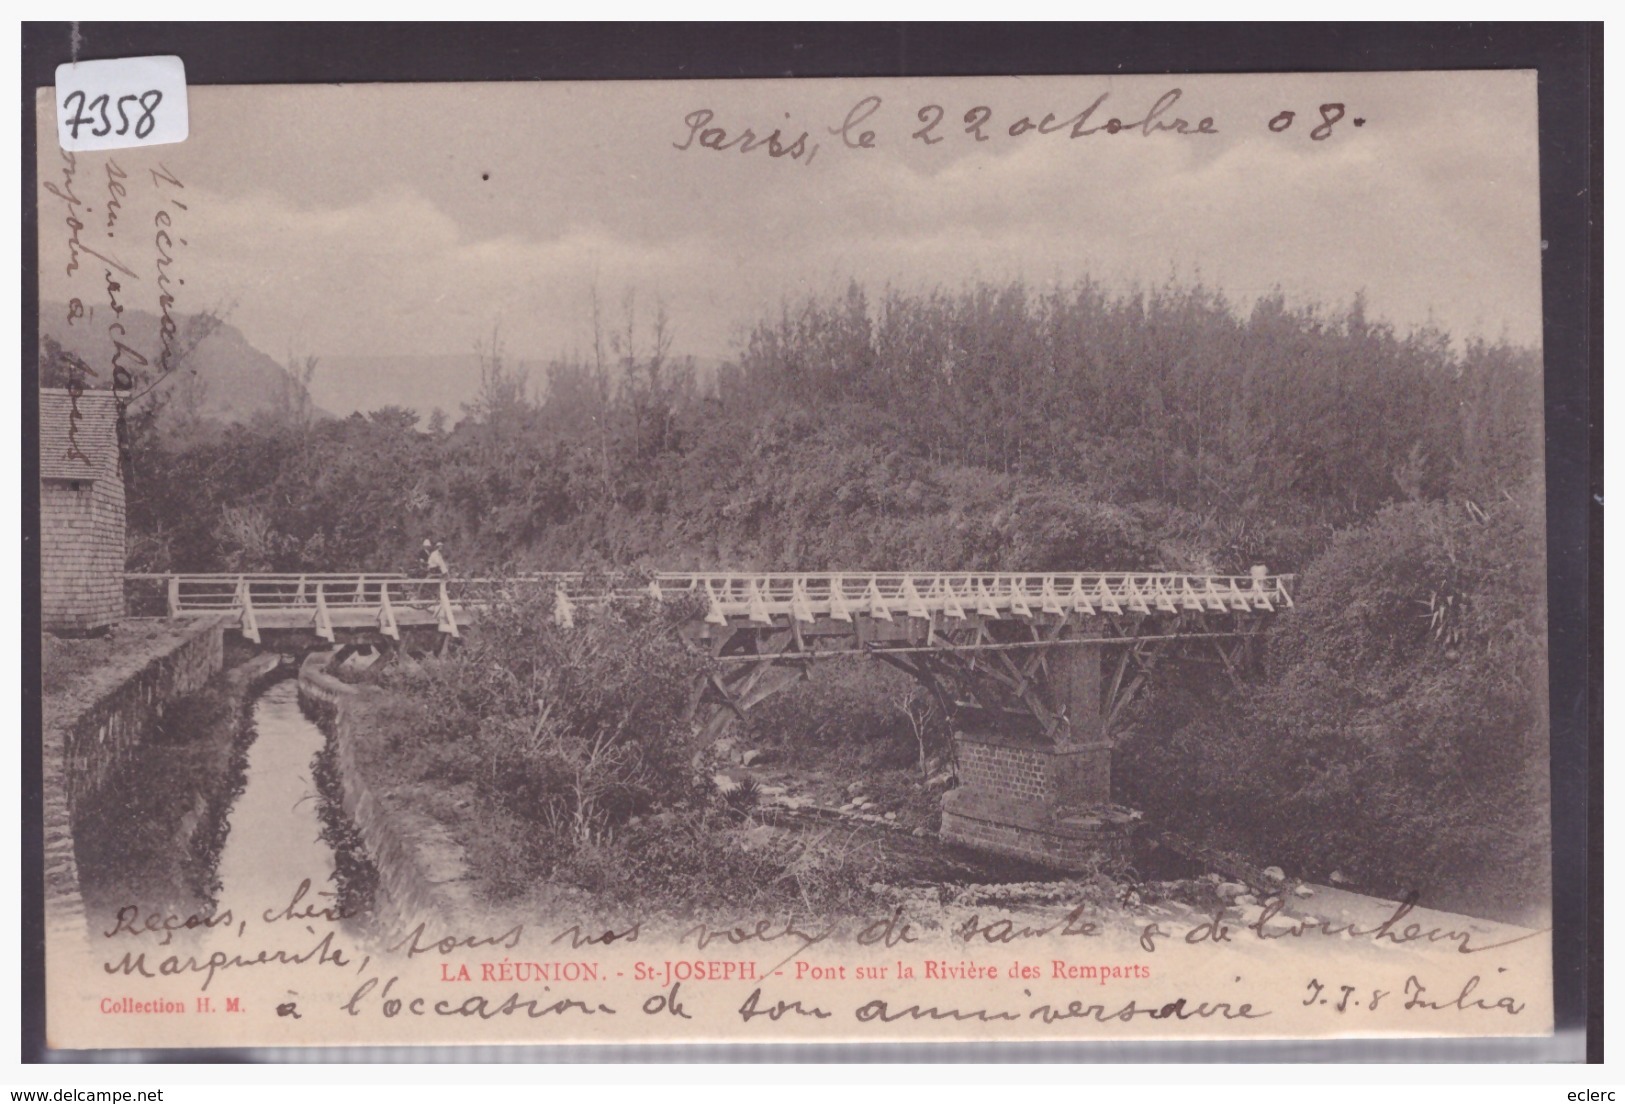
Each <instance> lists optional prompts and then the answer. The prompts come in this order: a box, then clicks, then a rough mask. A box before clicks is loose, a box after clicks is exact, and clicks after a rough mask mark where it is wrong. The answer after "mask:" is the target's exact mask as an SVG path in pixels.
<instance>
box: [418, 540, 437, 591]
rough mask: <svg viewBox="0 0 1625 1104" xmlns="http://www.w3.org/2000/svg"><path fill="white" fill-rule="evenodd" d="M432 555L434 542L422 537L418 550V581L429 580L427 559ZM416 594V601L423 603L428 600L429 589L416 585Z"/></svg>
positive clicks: (420, 584)
mask: <svg viewBox="0 0 1625 1104" xmlns="http://www.w3.org/2000/svg"><path fill="white" fill-rule="evenodd" d="M433 555H434V541H432V540H430V539H429V538H428V537H424V538H423V547H422V548H420V549H418V571H417V575H418V578H420V579H428V578H429V576H430V574H431V572H430V571H429V558H430V557H431V556H433ZM417 592H418V596H417V600H418V601H419V602H424V601H427V600H428V599H429V588H428V587H425V586H424V585H423V584H422V583H419V584H418V586H417Z"/></svg>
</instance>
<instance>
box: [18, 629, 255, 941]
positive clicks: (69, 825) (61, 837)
mask: <svg viewBox="0 0 1625 1104" xmlns="http://www.w3.org/2000/svg"><path fill="white" fill-rule="evenodd" d="M221 636H222V633H221V629H220V626H219V625H218V624H213V623H208V622H204V623H200V624H198V625H197V626H196V627H195V628H194V629H193V630H192V631H189V632H188V633H186V634H185V635H184V636H182V637H181V639H180V640H179V642H178V643H176V644H174V645H173V646H172V647H169V648H167V649H166V650H164V651H162V652H160V653H159V654H158V655H155V656H151V657H146V656H132V657H129V659H128V660H127V661H126V663H127V666H128V670H124V671H121V670H117V669H112V670H110V671H108V672H107V675H106V677H105V678H104V679H102V681H101V683H100V685H105V687H106V689H105V690H103V691H101V692H100V693H96V692H94V691H92V692H91V696H90V697H89V698H88V700H87V701H85V702H84V703H82V704H75V705H71V706H70V705H64V706H61V707H57V705H56V703H48V704H47V709H46V717H45V725H44V729H43V731H42V732H41V759H42V764H41V765H42V767H43V775H44V776H43V778H42V783H43V800H44V824H43V830H44V844H45V923H46V929H47V934H48V937H49V936H51V935H57V934H61V935H68V936H71V937H72V938H84V937H85V935H86V919H85V904H84V899H83V897H82V896H81V894H80V889H79V864H78V860H77V859H76V857H75V855H74V850H73V825H74V823H75V816H76V814H77V812H78V810H79V809H80V808H81V807H82V805H83V803H84V802H85V801H87V800H89V799H91V798H93V796H94V795H95V793H96V791H97V790H98V789H100V788H101V786H102V784H103V783H104V782H105V781H106V780H107V778H108V777H109V776H110V775H112V774H113V772H114V771H116V770H117V769H118V768H119V767H120V766H121V765H123V763H124V762H125V761H126V760H128V758H129V757H130V756H131V755H133V754H134V753H135V749H136V748H137V747H139V746H140V745H141V742H142V741H143V740H145V739H146V738H147V736H148V734H149V733H150V732H151V731H152V728H153V726H154V725H155V724H156V723H158V722H159V721H160V720H161V719H162V718H163V715H164V709H165V707H166V706H167V705H168V704H169V703H170V702H171V701H173V700H175V699H176V698H179V697H181V696H183V695H186V694H190V693H192V692H193V691H195V690H197V689H199V688H201V687H202V686H203V684H204V683H206V682H208V681H209V679H210V678H212V677H213V676H214V675H215V674H216V673H217V672H218V671H219V670H220V668H221V663H222V661H223V656H224V652H223V645H222V640H221Z"/></svg>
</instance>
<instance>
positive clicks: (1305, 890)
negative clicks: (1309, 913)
mask: <svg viewBox="0 0 1625 1104" xmlns="http://www.w3.org/2000/svg"><path fill="white" fill-rule="evenodd" d="M1314 895H1315V891H1314V890H1312V889H1310V888H1309V887H1308V886H1306V885H1302V884H1299V885H1295V886H1293V887H1292V896H1294V897H1313V896H1314Z"/></svg>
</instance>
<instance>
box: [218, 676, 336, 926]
mask: <svg viewBox="0 0 1625 1104" xmlns="http://www.w3.org/2000/svg"><path fill="white" fill-rule="evenodd" d="M252 716H253V725H254V731H255V733H256V735H255V738H254V742H253V744H251V745H250V746H249V749H248V764H247V767H246V779H247V784H246V785H245V787H244V789H243V792H242V795H241V796H239V797H238V798H237V801H236V803H235V804H234V805H233V806H232V809H231V813H230V814H229V816H228V818H227V834H226V843H225V846H224V847H223V848H221V851H220V860H219V863H218V865H217V866H216V873H215V877H216V880H217V882H218V884H219V894H220V901H221V903H223V904H225V905H228V906H229V907H231V908H233V909H234V910H237V911H238V912H240V913H247V914H248V915H255V914H257V913H258V912H259V911H261V910H262V909H267V908H277V907H280V906H282V905H285V904H287V902H288V898H289V895H290V894H291V892H292V891H293V889H294V888H295V887H297V886H298V885H299V883H300V882H301V881H303V880H304V879H307V878H308V879H309V880H310V884H311V886H312V890H313V895H314V896H315V900H316V902H317V903H319V904H321V905H322V906H325V905H326V904H328V903H331V894H332V892H333V889H332V881H333V867H334V862H333V850H332V848H331V847H329V846H328V844H327V842H326V841H325V840H324V839H323V838H322V818H321V803H322V800H323V798H322V795H321V794H320V793H319V792H318V790H317V786H316V781H315V778H314V775H313V772H312V770H311V765H312V761H313V760H314V759H315V758H316V755H317V753H318V752H320V751H321V750H322V746H323V745H324V744H325V743H326V737H325V736H323V735H322V732H321V730H320V729H319V728H317V727H316V725H315V724H314V723H313V722H312V721H310V720H309V719H308V718H306V717H305V715H304V714H303V713H301V712H300V710H299V688H298V684H297V682H296V681H295V680H293V679H285V680H283V681H282V682H278V683H275V684H273V685H272V686H271V687H270V688H269V689H267V690H266V691H265V692H264V693H263V694H261V695H260V697H259V700H258V701H256V702H255V703H254V706H253V713H252ZM322 894H326V895H328V896H326V897H323V896H320V895H322Z"/></svg>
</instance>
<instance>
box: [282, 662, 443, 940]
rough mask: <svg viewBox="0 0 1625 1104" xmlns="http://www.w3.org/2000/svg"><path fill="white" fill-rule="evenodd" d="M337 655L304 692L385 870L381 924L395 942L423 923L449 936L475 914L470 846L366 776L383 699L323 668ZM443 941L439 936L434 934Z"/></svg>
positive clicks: (310, 669) (314, 669)
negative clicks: (369, 728) (367, 707)
mask: <svg viewBox="0 0 1625 1104" xmlns="http://www.w3.org/2000/svg"><path fill="white" fill-rule="evenodd" d="M329 658H330V653H321V652H318V653H314V654H312V655H310V656H307V657H306V658H305V661H304V663H303V664H301V665H300V668H299V695H300V697H301V698H302V699H303V700H304V701H305V702H306V704H307V705H310V706H312V707H313V708H314V711H315V712H316V713H317V714H318V715H319V716H321V717H322V718H323V721H322V727H323V728H324V730H325V731H326V732H327V735H328V738H329V739H330V740H332V741H333V744H334V751H335V754H336V759H337V762H338V771H339V782H340V786H341V789H342V795H341V800H342V803H343V806H344V811H345V813H346V815H348V816H349V818H350V820H351V822H352V823H353V824H354V825H355V827H356V830H357V831H358V832H359V833H360V835H361V840H362V843H363V845H364V846H365V847H366V849H367V856H368V858H370V859H371V860H372V863H373V866H374V867H376V868H377V870H378V889H377V893H376V896H375V898H374V901H373V909H374V915H375V919H376V921H377V923H378V926H379V929H380V931H381V932H382V933H383V934H384V936H385V938H386V939H387V940H394V939H396V938H399V937H400V936H403V935H405V934H407V933H409V932H410V931H411V930H412V929H413V928H414V927H416V926H417V925H418V924H427V925H428V927H427V929H426V931H428V932H431V933H440V932H444V931H445V930H447V929H448V928H451V927H455V926H456V925H457V924H458V923H459V922H460V921H462V920H464V919H466V918H467V917H469V916H471V915H472V914H473V913H474V912H475V910H474V909H473V907H472V905H473V883H472V881H471V880H470V879H469V876H468V864H467V862H466V861H465V859H464V855H463V849H462V846H461V845H460V844H458V843H457V841H456V840H455V839H454V838H453V837H452V835H451V833H450V832H449V831H448V830H447V829H446V827H445V826H444V825H442V824H441V823H440V822H439V821H437V820H435V819H433V818H432V817H430V816H428V815H427V814H426V813H423V812H421V811H419V810H417V809H414V808H412V807H411V806H410V805H409V804H407V803H405V802H395V801H393V800H391V795H390V794H389V793H388V792H387V791H382V790H380V788H379V787H378V786H377V785H376V784H375V783H374V782H372V781H369V779H368V778H367V776H366V771H365V769H364V768H363V766H362V764H361V757H360V749H359V740H360V731H359V728H360V725H362V724H364V723H365V721H364V718H363V717H362V714H363V713H364V708H363V701H364V699H365V698H366V697H367V696H371V695H377V694H381V693H382V691H380V690H377V689H374V688H370V687H369V688H361V687H356V686H351V685H350V684H348V683H345V682H342V681H340V680H339V679H336V678H334V677H333V676H332V675H329V674H327V673H326V672H325V671H324V670H323V669H322V668H323V667H324V666H325V665H326V663H327V661H328V659H329ZM430 938H438V934H432V935H430Z"/></svg>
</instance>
